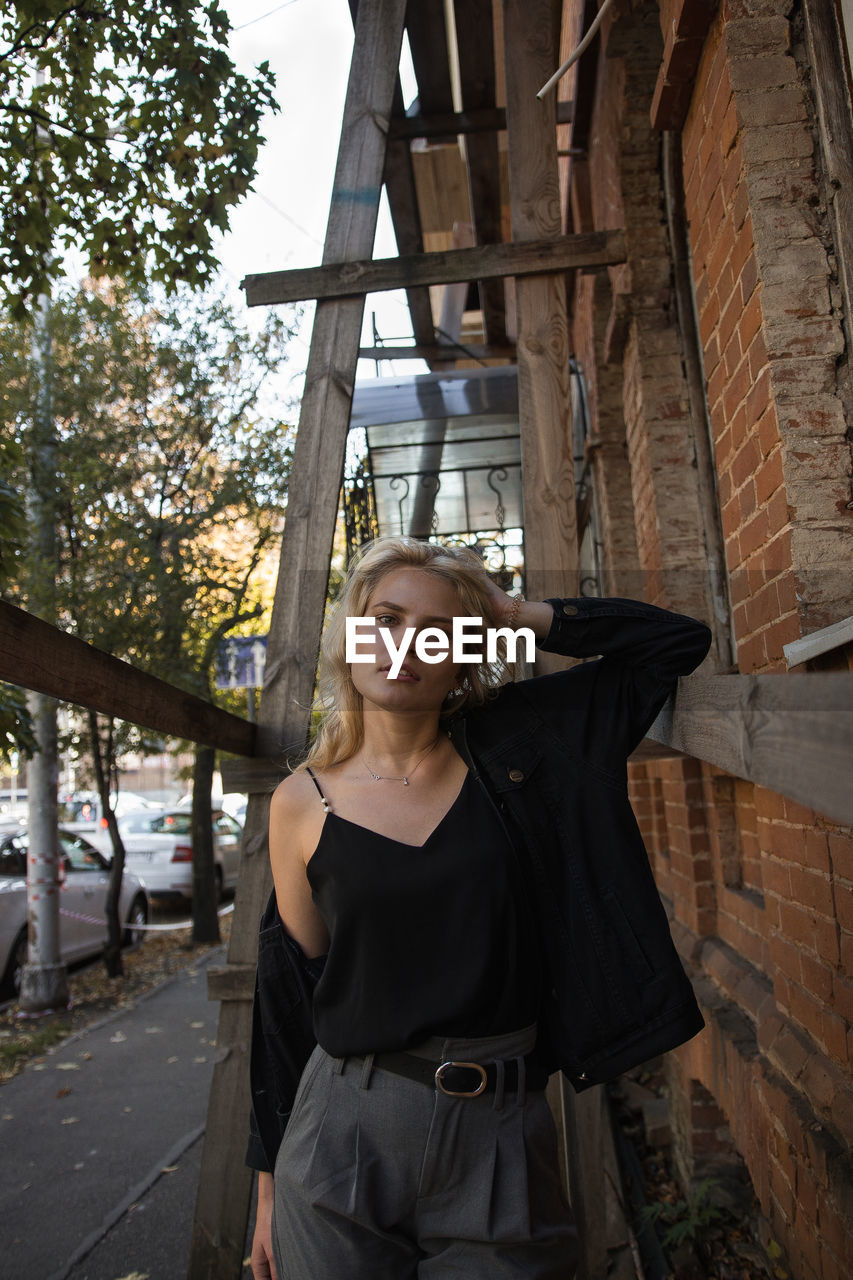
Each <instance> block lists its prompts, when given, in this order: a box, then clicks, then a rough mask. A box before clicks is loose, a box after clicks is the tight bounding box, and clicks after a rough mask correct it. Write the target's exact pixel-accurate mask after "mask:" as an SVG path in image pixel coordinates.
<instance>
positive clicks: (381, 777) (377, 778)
mask: <svg viewBox="0 0 853 1280" xmlns="http://www.w3.org/2000/svg"><path fill="white" fill-rule="evenodd" d="M437 746H438V736H436V738H435V741H434V742H432V743H431V744H430V746H428V747H427V749H426V751H425V752H424V753H423V755H422V756H421V758H420V760H419V761H418V762H417V764H416V765H415V768H414V769H410V770H409V772H408V773H404V774H403V776H402V778H392V777H390V775H388V774H386V773H374V772H373V770H372V769H371V767H370V765H369V764H368V763H367V761H366V760H365V758H364V756H362V757H361V763H362V764H363V765H364V767H365V769H366V770H367V772H368V773H369V774H370V776H371V778H372V779H373V781H374V782H402V784H403V786H404V787H407V786H408V785H409V778H413V777H414V776H415V770H417V769H420V767H421V765H422V764H423V762H424V760H426V758H427V756H428V755H429V753H430V752H431V751H434V750H435V748H436V747H437Z"/></svg>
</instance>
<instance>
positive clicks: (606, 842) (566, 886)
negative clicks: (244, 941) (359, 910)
mask: <svg viewBox="0 0 853 1280" xmlns="http://www.w3.org/2000/svg"><path fill="white" fill-rule="evenodd" d="M549 603H550V604H551V605H553V607H554V622H553V624H552V626H551V630H550V632H549V633H548V636H547V638H546V639H545V640H543V641H541V642H540V645H539V647H540V648H541V649H544V650H547V651H549V652H552V653H560V654H564V655H567V656H571V657H575V658H583V659H593V658H594V659H596V660H595V661H585V662H583V663H582V664H580V665H577V666H574V667H572V668H571V670H569V671H560V672H556V673H554V674H551V675H546V676H539V677H536V678H535V679H533V680H525V681H520V682H518V683H516V684H508V685H505V686H503V688H501V690H500V691H499V693H498V695H497V696H496V697H495V698H494V699H493V700H491V701H489V702H487V703H486V704H485V705H484V706H482V707H477V708H476V709H474V710H473V711H469V712H464V711H463V712H462V713H460V714H459V715H458V716H457V717H456V718H455V720H453V721H452V722H451V724H450V726H449V727H450V732H451V737H452V739H453V742H454V745H455V746H456V748H457V750H458V751H459V753H460V754H461V755H462V756H463V758H464V759H465V760H466V762H467V764H468V767H469V769H471V771H472V773H473V775H474V776H475V777H476V778H477V779H478V780H479V782H480V783H481V785H482V786H483V787H484V788H485V790H486V793H487V795H488V796H489V798H490V799H491V800H492V802H493V803H494V805H495V807H496V811H497V812H498V814H499V815H500V817H501V820H502V821H503V822H504V824H505V826H506V828H507V831H508V833H509V835H510V837H511V841H512V843H513V845H514V847H515V849H516V851H517V855H518V857H519V859H520V861H521V863H522V867H523V870H524V873H525V875H524V879H525V883H527V884H528V885H529V886H530V892H531V898H532V902H533V905H534V908H535V910H536V912H537V916H538V921H539V927H540V934H541V937H542V939H543V946H544V951H545V959H546V969H547V982H546V984H545V992H544V1005H543V1009H542V1015H541V1017H540V1034H539V1043H538V1046H537V1051H538V1053H539V1054H540V1056H541V1057H542V1059H543V1065H544V1066H546V1068H547V1069H548V1070H549V1071H553V1070H556V1069H557V1068H559V1069H561V1070H562V1071H563V1072H564V1074H565V1075H566V1076H567V1078H568V1079H569V1080H570V1081H571V1083H572V1084H573V1086H574V1087H575V1089H578V1090H581V1089H584V1088H587V1087H588V1086H590V1085H592V1084H597V1083H601V1082H602V1081H604V1080H608V1079H611V1078H612V1077H613V1076H616V1075H619V1074H621V1073H622V1072H623V1071H627V1070H629V1069H630V1068H631V1067H633V1066H636V1065H637V1064H638V1063H640V1062H644V1061H646V1060H647V1059H649V1058H652V1057H655V1056H656V1055H657V1054H659V1053H663V1052H665V1051H666V1050H668V1049H672V1048H674V1047H675V1046H676V1045H678V1044H681V1043H683V1041H685V1040H688V1039H689V1038H690V1037H691V1036H693V1035H695V1034H696V1033H697V1032H698V1031H699V1030H701V1028H702V1026H703V1021H702V1015H701V1014H700V1012H699V1007H698V1005H697V1003H696V999H695V997H694V995H693V990H692V988H691V986H690V982H689V980H688V978H687V976H686V974H685V972H684V969H683V967H682V965H681V961H680V960H679V957H678V953H677V952H676V950H675V947H674V945H673V943H672V939H671V937H670V933H669V926H668V923H667V919H666V914H665V912H664V909H663V905H662V903H661V901H660V898H659V896H658V891H657V888H656V885H655V882H654V878H653V876H652V872H651V868H650V866H649V862H648V857H647V855H646V851H645V849H644V847H643V842H642V839H641V837H640V833H639V830H638V827H637V823H636V820H635V818H634V814H633V811H632V809H631V806H630V803H629V801H628V793H627V765H626V761H627V757H628V756H629V755H630V753H631V752H632V751H633V750H634V748H635V747H636V746H637V745H638V743H639V742H640V741H641V740H642V738H643V737H644V736H645V733H646V730H647V729H648V728H649V727H650V725H651V723H652V721H653V720H654V719H655V717H656V715H657V714H658V712H659V711H660V709H661V707H662V706H663V704H664V702H665V701H666V698H667V697H668V695H669V694H670V693H671V692H672V690H673V687H674V684H675V681H676V680H677V678H678V677H679V676H682V675H687V674H688V672H690V671H692V670H693V669H694V667H696V666H698V664H699V663H700V662H701V661H702V659H703V657H704V656H705V654H706V653H707V651H708V647H709V644H710V639H711V635H710V631H709V630H708V628H707V627H706V626H705V625H704V624H703V623H701V622H696V621H694V620H693V619H692V618H686V617H683V616H682V615H680V614H676V613H670V612H668V611H666V610H663V609H657V608H655V607H654V606H652V605H647V604H642V603H640V602H639V601H635V600H621V599H606V600H599V599H592V598H580V599H572V600H551V601H549ZM321 971H322V962H319V963H318V962H316V961H306V960H305V957H304V956H303V955H302V953H301V951H300V950H299V947H298V946H297V945H296V943H295V942H293V940H292V939H290V938H289V937H288V936H287V934H286V933H285V931H284V928H283V926H282V924H281V921H280V919H279V916H278V912H277V910H276V906H275V899H274V897H271V899H270V902H269V903H268V905H267V908H266V911H265V912H264V916H263V919H262V921H261V930H260V937H259V947H258V976H257V981H256V987H255V1003H254V1014H253V1029H252V1064H251V1088H252V1124H251V1137H250V1141H249V1150H248V1154H247V1163H248V1164H249V1165H251V1166H252V1167H253V1168H257V1169H266V1170H272V1168H273V1166H274V1164H275V1156H276V1153H277V1151H278V1147H279V1144H280V1142H281V1138H282V1135H283V1133H284V1129H285V1126H286V1124H287V1119H288V1116H289V1113H290V1106H291V1103H292V1099H293V1096H294V1094H295V1092H296V1085H297V1083H298V1081H299V1076H300V1074H301V1072H302V1068H303V1067H304V1065H305V1062H306V1061H307V1059H308V1057H309V1055H310V1053H311V1050H312V1049H313V1047H314V1044H315V1039H314V1033H313V1027H312V1018H311V1000H312V993H313V989H314V986H315V984H316V981H317V979H318V977H319V975H320V972H321Z"/></svg>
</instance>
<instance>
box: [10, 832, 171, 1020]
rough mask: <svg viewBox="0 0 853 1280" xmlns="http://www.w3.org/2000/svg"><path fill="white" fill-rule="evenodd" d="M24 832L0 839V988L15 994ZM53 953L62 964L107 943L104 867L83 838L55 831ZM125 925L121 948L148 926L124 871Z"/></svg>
mask: <svg viewBox="0 0 853 1280" xmlns="http://www.w3.org/2000/svg"><path fill="white" fill-rule="evenodd" d="M27 848H28V839H27V832H26V830H23V829H20V828H19V829H18V830H17V831H14V832H9V833H2V834H0V975H2V977H0V988H2V992H3V994H4V996H6V997H7V998H9V997H12V996H14V995H17V993H18V991H19V989H20V985H21V970H22V968H23V966H24V964H25V963H26V960H27ZM59 848H60V856H61V867H62V870H61V882H60V890H59V949H60V959H61V960H62V962H63V963H64V964H70V963H71V962H72V961H74V960H85V959H88V957H89V956H96V955H98V954H99V953H100V952H101V951H103V949H104V946H105V944H106V940H107V926H106V914H105V910H104V908H105V904H106V897H107V889H108V888H109V882H110V865H109V862H108V861H107V859H106V858H105V857H103V855H102V854H101V853H99V852H98V850H97V849H95V848H94V846H93V845H91V844H89V842H88V840H85V839H84V838H83V836H80V835H77V834H76V833H74V832H72V831H60V833H59ZM119 919H120V920H123V921H124V922H125V925H126V928H125V934H124V943H125V945H130V944H131V943H135V942H141V941H142V939H143V938H144V937H145V934H144V932H143V931H142V930H141V929H140V928H139V926H140V925H144V924H147V922H148V894H147V892H146V889H145V885H144V884H143V883H142V881H141V880H140V879H139V878H138V877H137V876H135V875H133V874H132V873H131V874H128V873H127V872H125V874H124V876H123V879H122V886H121V897H120V899H119Z"/></svg>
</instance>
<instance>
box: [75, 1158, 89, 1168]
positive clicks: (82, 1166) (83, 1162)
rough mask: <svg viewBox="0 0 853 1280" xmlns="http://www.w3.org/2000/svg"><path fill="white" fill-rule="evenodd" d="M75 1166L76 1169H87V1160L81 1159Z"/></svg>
mask: <svg viewBox="0 0 853 1280" xmlns="http://www.w3.org/2000/svg"><path fill="white" fill-rule="evenodd" d="M74 1168H75V1169H85V1168H86V1162H85V1160H79V1161H78V1162H77V1164H75V1166H74Z"/></svg>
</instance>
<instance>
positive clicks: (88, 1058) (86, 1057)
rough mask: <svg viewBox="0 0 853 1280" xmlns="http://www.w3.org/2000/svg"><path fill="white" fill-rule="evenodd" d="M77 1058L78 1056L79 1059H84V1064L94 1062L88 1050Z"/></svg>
mask: <svg viewBox="0 0 853 1280" xmlns="http://www.w3.org/2000/svg"><path fill="white" fill-rule="evenodd" d="M77 1056H78V1057H80V1058H82V1059H83V1061H84V1062H91V1061H92V1055H91V1053H89V1050H88V1049H87V1050H86V1051H85V1052H84V1053H80V1054H78V1055H77Z"/></svg>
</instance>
